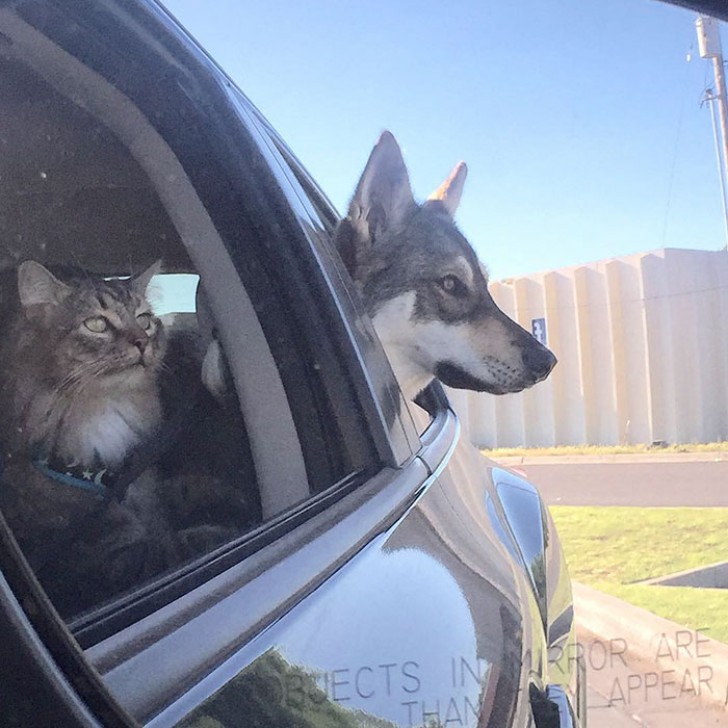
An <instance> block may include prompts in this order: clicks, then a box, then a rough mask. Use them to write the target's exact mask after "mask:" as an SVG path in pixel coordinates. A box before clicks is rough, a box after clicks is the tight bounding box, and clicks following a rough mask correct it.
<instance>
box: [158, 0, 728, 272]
mask: <svg viewBox="0 0 728 728" xmlns="http://www.w3.org/2000/svg"><path fill="white" fill-rule="evenodd" d="M165 4H166V6H167V7H168V8H169V10H170V11H171V12H172V13H173V15H175V16H176V17H177V18H178V20H179V21H180V22H181V23H182V25H184V26H185V27H186V28H187V29H188V31H189V32H190V33H191V34H192V35H193V36H194V37H195V38H196V39H197V40H198V41H199V42H200V43H201V44H202V45H203V46H204V47H205V48H206V49H207V50H208V51H209V52H210V54H211V55H212V56H213V57H214V58H215V59H216V60H217V62H218V63H219V64H220V65H221V66H222V67H223V68H224V69H225V70H226V71H227V73H228V74H229V75H230V76H231V77H232V78H233V80H234V81H235V82H236V83H237V84H238V85H239V86H240V87H241V88H242V90H243V91H244V92H245V93H246V94H247V95H248V96H249V97H250V98H251V99H252V101H253V102H254V103H255V104H256V105H257V106H258V108H260V110H261V111H262V112H263V114H264V115H265V116H266V117H267V118H268V119H269V120H270V121H271V122H272V123H273V125H274V126H275V127H276V128H277V129H278V131H279V132H280V133H281V135H282V136H283V138H284V139H285V140H286V141H287V142H288V144H289V145H290V146H291V148H292V149H293V150H294V152H295V153H296V155H297V156H298V157H299V158H300V159H301V161H302V162H303V163H304V164H305V166H306V167H307V168H308V169H309V171H310V172H311V173H312V175H313V176H314V177H315V178H316V179H317V180H318V182H319V184H320V185H321V187H322V188H323V189H324V190H325V191H326V193H327V194H328V195H329V197H330V198H331V200H332V201H333V202H334V204H335V205H336V206H337V208H338V209H339V211H340V212H344V211H345V209H346V206H347V203H348V200H349V198H350V196H351V194H352V191H353V189H354V186H355V184H356V182H357V180H358V177H359V174H360V173H361V171H362V169H363V166H364V164H365V162H366V159H367V156H368V154H369V151H370V149H371V147H372V145H373V144H374V142H375V141H376V139H377V137H378V136H379V133H380V132H381V131H382V130H383V129H389V130H391V131H392V132H393V133H394V134H395V136H396V137H397V139H398V140H399V142H400V144H401V146H402V148H403V150H404V153H405V160H406V162H407V164H408V167H409V169H410V178H411V181H412V186H413V189H414V192H415V196H416V197H417V198H419V199H423V198H425V197H427V195H428V194H429V193H430V192H431V191H432V190H433V189H434V188H435V187H437V186H438V185H439V183H440V182H441V181H442V179H443V178H444V177H445V176H446V175H447V174H448V173H449V171H450V169H451V168H452V167H453V166H454V164H455V163H456V162H458V161H459V160H460V159H463V160H465V161H466V162H467V163H468V167H469V175H468V181H467V183H466V186H465V192H464V195H463V199H462V202H461V206H460V209H459V211H458V215H457V221H458V224H459V226H460V228H461V229H462V230H463V232H464V233H465V234H466V235H467V236H468V237H469V239H470V241H471V242H472V243H473V245H474V247H475V249H476V250H477V252H478V254H479V255H480V257H481V259H482V260H483V261H484V262H485V263H486V264H487V265H488V267H489V268H490V270H491V275H492V278H493V279H500V278H505V277H509V276H514V275H520V274H526V273H533V272H536V271H540V270H548V269H552V268H559V267H563V266H571V265H577V264H580V263H585V262H588V261H593V260H599V259H602V258H609V257H613V256H619V255H626V254H630V253H637V252H642V251H645V250H651V249H653V248H661V247H686V248H702V249H707V250H715V249H718V248H720V247H722V246H723V245H725V228H724V223H723V212H722V208H721V202H720V188H719V183H718V172H717V164H716V159H715V149H714V142H713V132H712V126H711V120H710V114H709V112H708V110H707V108H701V107H700V102H701V98H702V94H703V90H704V88H705V86H706V85H707V84H708V83H712V72H711V69H710V66H709V63H708V61H705V60H702V59H700V58H699V56H698V54H697V42H696V34H695V25H694V22H695V18H696V16H695V14H694V13H691V12H689V11H687V10H684V9H680V8H675V7H672V6H669V5H666V4H663V3H662V2H658V1H656V0H602V2H593V1H591V0H590V1H588V2H584V0H553V2H547V3H544V2H543V0H508V1H507V0H500V2H493V1H492V0H454V1H453V2H443V1H442V0H441V1H440V2H434V1H433V0H419V1H418V2H414V0H392V1H390V2H384V1H383V0H369V2H363V1H361V0H345V1H342V0H338V1H336V0H322V1H320V2H305V1H303V2H302V1H301V0H297V1H296V0H268V1H267V2H265V3H252V2H251V3H248V2H240V0H214V1H213V2H203V0H165ZM723 40H724V44H725V50H726V52H727V53H728V37H727V36H726V33H725V29H723ZM688 53H692V61H691V62H689V63H688V62H687V61H686V55H687V54H688Z"/></svg>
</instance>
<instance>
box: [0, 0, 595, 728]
mask: <svg viewBox="0 0 728 728" xmlns="http://www.w3.org/2000/svg"><path fill="white" fill-rule="evenodd" d="M0 89H1V93H0V98H2V103H1V104H0V143H1V148H2V158H1V161H0V190H1V194H0V220H2V239H1V240H0V269H2V270H4V271H8V272H9V273H8V275H9V276H10V277H8V276H6V279H5V280H6V281H7V280H13V278H12V276H13V275H14V274H15V271H16V270H17V268H18V265H19V264H20V263H21V262H22V261H27V260H34V261H36V262H38V263H41V264H42V265H44V266H48V267H49V268H51V269H57V270H59V271H60V270H62V269H63V268H64V266H74V267H75V268H76V269H80V270H83V271H88V274H89V275H91V274H94V275H97V276H100V277H102V278H103V279H105V280H113V279H117V278H123V277H124V276H128V275H130V274H131V273H133V272H137V271H139V270H141V269H143V268H146V267H147V266H149V265H151V264H152V263H153V262H154V261H156V260H161V261H162V269H161V272H160V273H158V275H156V276H155V279H154V284H155V285H156V287H157V288H158V290H159V291H160V300H159V301H158V303H157V308H156V313H157V314H158V315H160V316H162V319H163V320H164V322H165V325H166V327H167V328H168V329H169V331H170V336H171V341H173V342H174V347H172V349H171V350H172V351H173V352H176V353H175V354H174V356H179V358H180V360H181V359H184V360H185V361H186V362H188V363H187V364H186V365H185V366H186V371H185V372H184V373H183V374H180V375H179V377H178V378H176V379H175V378H174V377H175V376H177V374H178V373H177V374H175V372H173V373H172V375H170V377H171V378H169V379H167V380H166V381H167V384H166V393H165V396H166V402H167V407H168V409H169V408H171V412H172V414H171V415H169V416H168V419H169V420H173V421H174V428H173V431H172V432H165V433H162V435H163V436H162V437H160V438H159V440H160V441H161V444H160V443H159V442H157V444H156V446H155V448H154V449H153V450H152V451H150V453H146V454H145V453H144V452H142V453H141V454H140V455H139V456H138V457H137V458H136V460H135V462H134V463H133V475H134V477H137V476H138V477H142V476H144V474H145V473H146V474H147V475H148V474H149V473H150V472H152V473H156V474H157V475H158V474H159V473H160V472H163V473H164V478H166V480H165V481H164V482H165V483H166V485H165V487H168V488H169V489H171V490H168V491H167V494H168V497H169V498H170V499H174V498H178V499H179V500H180V501H183V502H184V503H185V504H187V503H189V501H190V500H192V501H194V505H195V507H194V509H192V510H194V513H191V512H187V513H186V514H185V516H184V517H185V518H187V521H186V522H185V524H184V525H185V526H186V527H190V525H191V524H192V526H194V527H195V528H203V529H204V528H207V527H208V526H209V527H211V528H212V529H213V531H214V533H216V534H217V538H216V539H208V540H207V541H204V540H203V542H200V543H199V544H198V546H197V547H196V548H194V549H192V550H191V551H190V552H188V553H187V554H186V555H185V556H184V557H180V558H179V560H178V563H173V564H169V563H168V564H166V565H165V566H164V567H161V566H160V568H159V569H158V570H157V571H156V572H155V573H153V574H149V573H145V574H141V573H140V575H139V576H138V578H136V579H134V580H133V583H130V584H125V585H124V586H123V587H122V586H119V588H118V589H116V590H114V589H112V590H109V589H108V588H107V589H106V590H104V589H103V588H99V589H98V590H95V587H93V586H90V585H89V582H87V581H83V580H80V581H79V580H77V579H76V576H75V575H74V573H73V572H72V571H69V558H70V557H69V556H68V554H70V553H76V554H77V555H76V556H75V557H74V558H77V559H78V558H80V557H79V556H78V553H84V552H79V551H78V549H77V544H76V543H75V542H74V539H75V538H77V537H80V536H83V533H81V532H82V531H83V527H79V529H78V530H74V529H70V530H69V532H68V534H67V537H65V536H64V538H63V539H61V540H60V541H58V542H53V543H52V544H48V543H44V544H40V546H44V547H45V550H44V556H43V561H42V564H39V563H37V562H36V561H34V559H35V558H36V557H35V555H33V556H31V555H30V554H29V550H32V549H31V547H32V548H34V547H35V546H37V545H38V544H35V543H33V539H32V538H31V539H30V542H29V543H30V546H27V545H26V542H27V538H26V539H25V541H24V540H23V539H21V538H20V537H19V536H18V532H17V529H16V527H15V524H14V523H13V518H12V517H11V516H9V515H8V513H7V511H6V512H5V516H6V518H2V519H0V569H1V573H0V642H1V644H2V645H3V659H2V661H0V687H1V688H2V707H1V708H0V711H1V712H2V718H1V719H0V722H1V723H2V725H6V726H23V727H24V728H28V727H29V726H53V727H54V728H57V727H60V726H66V725H69V726H71V725H72V726H77V725H78V726H81V725H84V726H86V725H87V726H95V725H103V726H116V725H124V726H126V725H136V724H145V725H150V726H157V727H161V726H171V725H183V726H189V727H193V726H194V727H196V728H213V727H215V728H217V727H219V726H274V727H275V726H280V727H281V728H289V727H291V728H292V727H297V726H321V727H323V726H341V727H349V726H362V727H364V726H367V727H368V726H371V727H375V726H376V727H382V728H383V727H384V726H449V727H452V726H489V727H490V728H505V727H506V726H508V727H510V726H513V727H516V726H523V727H525V726H536V727H537V728H552V727H553V728H557V727H566V726H583V725H585V716H584V701H583V689H584V688H585V685H584V679H583V674H581V664H580V662H579V660H578V659H577V652H576V650H575V649H573V640H574V620H573V610H572V601H571V587H570V581H569V577H568V573H567V569H566V566H565V562H564V558H563V554H562V551H561V548H560V545H559V541H558V538H557V536H556V533H555V531H554V528H553V525H552V522H551V520H550V517H549V515H548V512H547V510H546V509H545V507H544V505H543V503H542V501H541V499H540V497H539V495H538V493H537V491H536V490H535V488H534V487H533V486H532V485H530V484H529V483H528V482H526V481H525V480H523V479H522V478H520V477H518V476H517V475H515V474H513V473H510V472H508V471H506V470H503V469H501V468H499V467H498V466H497V465H496V464H495V463H493V462H491V461H489V460H487V459H486V458H484V457H483V456H482V455H481V454H480V453H479V452H477V451H476V450H475V449H474V448H472V447H471V446H469V445H468V444H467V443H465V442H464V441H462V440H461V439H459V425H458V420H457V417H456V416H455V414H454V412H453V411H452V409H451V407H450V406H449V404H448V400H447V397H446V396H445V394H444V392H443V390H442V389H441V388H440V387H439V385H432V386H431V387H430V388H429V389H428V390H426V392H425V393H424V395H422V396H421V397H420V401H419V405H420V406H421V407H422V408H424V409H425V410H426V411H427V413H428V416H427V417H426V418H424V420H426V421H424V422H423V418H421V417H420V418H414V419H413V417H412V415H411V405H410V404H409V403H408V402H406V401H404V399H403V398H402V396H401V394H400V393H399V390H398V388H397V386H396V383H395V381H394V380H393V377H392V374H391V370H390V368H389V365H388V363H387V361H386V358H385V356H384V354H383V352H382V349H381V346H380V344H379V342H378V340H377V338H376V335H375V334H374V333H373V329H372V327H371V323H370V321H369V320H368V318H367V316H366V314H365V313H364V312H363V309H362V305H361V302H360V301H359V299H358V296H357V293H356V291H355V290H354V289H353V287H352V284H351V281H350V280H349V279H348V276H347V274H346V272H345V270H344V268H343V266H342V263H341V261H340V260H339V257H338V255H337V253H336V251H335V250H334V248H333V246H332V232H333V230H334V228H335V226H336V223H337V220H338V216H337V213H336V212H335V210H334V209H333V208H332V206H331V204H330V203H329V202H328V200H327V199H326V197H325V196H324V195H323V194H322V193H321V191H320V190H319V189H318V187H317V186H316V184H315V183H314V181H313V180H312V179H311V178H310V177H309V175H308V174H307V173H306V171H305V170H304V169H303V168H302V167H301V165H300V164H299V163H298V161H297V160H296V158H295V157H294V155H293V154H292V153H291V151H290V150H289V149H288V148H287V147H286V145H285V144H284V143H283V141H282V140H281V139H280V137H279V136H278V135H277V133H276V132H275V131H274V130H273V129H272V128H271V127H270V125H269V124H268V123H267V122H266V120H265V119H264V118H263V117H262V116H261V114H260V113H259V112H258V111H257V110H256V108H255V107H254V106H253V105H252V104H251V103H250V102H249V101H248V99H247V98H246V97H245V96H244V95H243V94H242V93H241V92H240V91H239V90H238V89H237V88H236V87H235V85H234V84H233V83H231V81H230V80H229V79H228V78H227V77H226V76H225V75H224V74H223V73H222V72H221V71H220V69H219V68H218V67H217V66H216V65H215V64H214V63H213V61H212V60H211V59H210V58H209V57H208V56H207V55H206V54H205V53H204V51H202V50H201V49H200V48H199V47H198V46H197V45H195V43H194V42H193V41H192V40H191V39H190V38H189V37H188V36H187V35H186V34H185V32H184V31H183V30H182V29H181V28H180V27H179V26H178V25H177V24H176V23H175V22H174V20H173V19H172V18H171V17H170V16H169V15H168V14H167V13H166V12H165V10H164V9H163V8H161V7H160V6H158V5H156V4H154V3H153V2H151V1H147V0H77V1H76V2H67V1H66V2H63V1H61V0H14V1H12V2H3V3H0ZM352 182H353V180H352ZM54 267H55V268H54ZM59 275H60V274H59ZM6 285H8V284H7V283H6ZM4 300H5V299H2V290H0V301H4ZM175 347H176V348H175ZM185 347H187V348H185ZM211 351H217V352H218V355H217V358H216V360H215V366H216V367H217V371H218V374H219V375H220V376H219V381H220V382H221V383H222V388H223V390H224V395H223V396H222V397H218V398H217V399H215V398H210V397H207V395H206V394H205V393H204V392H203V391H202V389H201V388H200V386H199V381H200V378H201V376H200V369H201V367H203V366H209V358H208V357H209V355H210V352H211ZM172 356H173V355H172V354H168V358H169V357H172ZM190 362H191V363H190ZM175 366H176V361H174V360H170V361H168V363H167V365H166V368H167V369H168V370H174V369H175ZM181 368H184V367H181ZM206 397H207V399H206ZM415 419H417V422H418V423H419V424H415ZM13 473H14V471H13V470H12V469H10V470H6V472H4V473H3V474H2V482H1V483H0V488H2V490H1V491H0V493H7V492H8V491H9V490H13V491H14V492H19V493H20V494H21V496H20V497H21V498H22V493H23V492H24V491H23V483H18V482H17V479H16V480H13ZM69 477H70V476H69ZM95 477H96V476H94V479H95ZM160 477H161V476H160ZM87 479H88V480H91V477H90V475H89V477H88V478H87ZM132 480H133V478H131V477H126V485H125V486H124V487H126V488H128V487H129V483H130V482H131V481H132ZM180 484H182V485H180ZM53 487H57V488H64V487H66V485H65V484H64V483H63V482H59V483H58V484H57V485H54V486H53ZM172 491H174V492H172ZM169 493H172V495H169ZM220 493H224V494H225V497H222V496H221V495H220ZM109 497H110V498H112V499H113V498H115V497H116V498H121V497H122V496H120V495H119V493H118V492H117V493H115V494H114V493H112V495H111V496H109ZM0 500H2V499H0ZM101 501H102V504H103V501H104V498H103V497H102V498H101ZM2 503H3V508H4V510H6V509H5V501H4V500H2ZM26 505H28V504H26ZM29 505H30V507H31V508H32V507H34V506H37V505H38V503H31V504H29ZM101 507H104V506H103V505H102V506H101ZM100 512H101V511H93V514H96V515H98V514H99V513H100ZM190 519H192V520H190ZM194 519H197V520H194ZM193 521H194V522H193ZM87 525H88V524H87ZM180 528H181V526H180ZM215 529H217V530H215ZM14 530H15V535H14V533H13V531H14ZM31 530H32V529H31ZM74 549H76V550H75V551H74ZM88 553H91V552H88ZM34 554H35V552H34ZM89 558H90V556H89ZM108 568H109V570H110V571H111V570H113V568H114V565H113V564H112V563H111V562H109V563H108ZM101 571H104V568H103V567H102V568H101ZM577 698H578V699H577Z"/></svg>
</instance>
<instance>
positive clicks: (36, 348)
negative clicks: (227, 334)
mask: <svg viewBox="0 0 728 728" xmlns="http://www.w3.org/2000/svg"><path fill="white" fill-rule="evenodd" d="M159 267H160V264H159V263H155V264H154V265H152V266H150V267H149V268H147V270H145V271H144V272H142V273H141V274H139V275H137V276H134V277H132V278H129V279H126V280H121V279H111V280H105V279H103V278H100V277H96V276H92V275H90V274H88V273H85V272H83V271H78V270H71V269H66V270H61V269H58V270H57V271H56V275H54V274H53V273H51V272H50V271H49V270H48V269H46V268H44V267H43V266H42V265H40V264H39V263H37V262H35V261H26V262H25V263H22V264H21V265H20V267H19V268H18V270H17V285H7V286H6V289H4V290H3V296H2V299H3V301H2V304H3V305H2V309H3V310H2V312H1V315H2V319H3V321H2V326H1V330H2V336H0V447H1V448H2V451H1V457H0V463H1V464H2V476H1V477H2V481H1V482H0V506H2V511H3V514H4V515H5V517H6V519H7V520H8V522H9V523H10V526H11V527H12V529H13V533H14V535H15V537H16V539H17V540H18V542H19V544H20V546H21V548H22V549H23V551H24V553H25V555H26V557H27V558H28V559H29V561H30V563H31V566H33V567H34V569H35V571H36V574H37V575H38V577H39V579H40V580H41V582H42V583H43V585H44V586H45V588H46V591H47V592H48V593H49V595H50V596H51V598H52V599H53V600H54V602H55V603H56V606H57V607H58V608H59V609H60V611H61V612H63V611H64V610H65V609H67V610H72V611H77V610H78V609H79V608H83V607H85V606H88V605H89V604H91V603H93V602H94V601H96V600H97V599H98V598H99V597H100V596H103V595H109V594H110V593H114V592H118V591H121V590H124V589H126V588H129V587H130V586H132V585H134V584H135V583H137V582H138V581H139V580H140V579H143V578H145V576H149V575H151V574H153V573H155V572H158V571H159V570H161V569H163V568H164V567H165V565H166V564H167V563H168V562H169V555H168V552H169V550H170V548H173V545H171V544H170V543H169V538H168V534H166V530H165V528H164V525H163V524H160V527H159V528H154V520H153V518H152V517H150V516H149V515H147V517H146V518H144V519H142V518H141V517H140V515H139V511H138V509H135V508H133V507H131V506H130V505H129V503H128V502H125V501H124V500H122V499H121V497H120V496H118V494H115V493H114V492H113V485H114V478H113V473H114V471H118V470H120V469H123V466H124V464H125V462H127V461H128V459H129V457H130V455H132V454H133V452H134V450H135V448H137V447H138V446H140V445H144V443H145V442H146V441H147V440H148V439H149V438H152V437H153V436H154V434H155V432H156V431H157V429H158V427H159V426H160V419H161V416H162V406H161V402H160V395H159V380H160V371H161V369H162V367H163V361H164V352H165V347H166V335H165V330H164V327H163V326H162V323H161V321H160V320H159V319H158V318H157V317H156V316H154V313H153V311H152V309H151V307H150V304H149V301H148V299H147V288H148V286H149V283H150V280H151V278H152V277H153V276H154V275H155V274H156V273H157V272H158V271H159ZM137 490H138V491H139V490H140V487H139V486H137ZM141 490H143V488H142V489H141ZM150 524H151V527H152V530H154V531H155V532H154V533H153V534H151V533H150ZM79 595H80V596H79ZM84 595H85V596H84Z"/></svg>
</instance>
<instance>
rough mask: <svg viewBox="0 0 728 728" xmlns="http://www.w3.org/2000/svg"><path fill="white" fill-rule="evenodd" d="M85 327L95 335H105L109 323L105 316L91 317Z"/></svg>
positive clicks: (85, 322)
mask: <svg viewBox="0 0 728 728" xmlns="http://www.w3.org/2000/svg"><path fill="white" fill-rule="evenodd" d="M83 325H84V326H85V327H86V328H87V329H88V330H89V331H92V332H93V333H94V334H103V333H104V331H106V330H107V329H108V328H109V322H108V321H107V320H106V319H105V318H104V317H103V316H91V317H90V318H87V319H86V320H85V321H84V322H83Z"/></svg>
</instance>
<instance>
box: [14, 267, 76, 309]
mask: <svg viewBox="0 0 728 728" xmlns="http://www.w3.org/2000/svg"><path fill="white" fill-rule="evenodd" d="M71 290H72V289H71V287H70V286H67V285H66V284H65V283H62V282H61V281H59V280H58V278H56V277H55V276H54V275H53V273H51V272H50V271H49V270H48V269H46V268H44V267H43V266H42V265H41V264H40V263H36V262H35V261H34V260H26V261H25V263H21V264H20V267H19V268H18V294H19V295H20V302H21V303H22V304H23V307H24V308H28V306H38V305H48V304H51V305H56V304H58V303H60V302H61V301H63V299H64V298H66V296H68V294H69V293H71Z"/></svg>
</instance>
